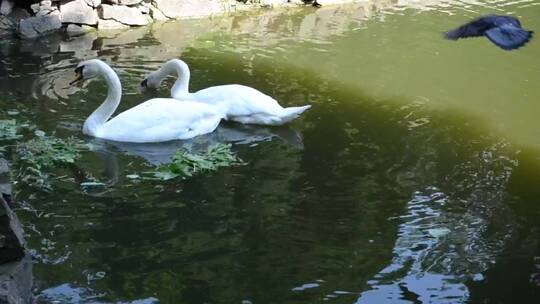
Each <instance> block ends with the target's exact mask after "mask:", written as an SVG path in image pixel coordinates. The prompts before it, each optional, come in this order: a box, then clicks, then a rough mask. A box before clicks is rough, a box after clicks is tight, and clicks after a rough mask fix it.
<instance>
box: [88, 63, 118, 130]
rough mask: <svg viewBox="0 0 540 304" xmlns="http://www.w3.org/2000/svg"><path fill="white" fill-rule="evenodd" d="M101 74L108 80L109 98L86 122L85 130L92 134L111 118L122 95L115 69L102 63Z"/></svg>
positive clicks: (100, 66)
mask: <svg viewBox="0 0 540 304" xmlns="http://www.w3.org/2000/svg"><path fill="white" fill-rule="evenodd" d="M99 75H100V76H102V77H103V79H105V82H107V87H108V89H107V98H105V101H104V102H103V103H102V104H101V105H100V106H99V107H98V108H97V109H96V110H95V111H94V112H93V113H92V114H91V115H90V116H89V117H88V119H86V121H85V123H84V127H83V131H84V133H87V134H90V135H93V134H95V132H96V129H97V128H98V127H100V126H101V125H103V124H105V123H106V122H107V121H108V120H109V118H111V116H112V114H113V113H114V111H116V108H118V105H119V104H120V99H121V97H122V85H121V83H120V79H119V78H118V76H117V75H116V73H115V72H114V70H113V69H111V68H110V67H109V66H107V65H105V64H100V65H99Z"/></svg>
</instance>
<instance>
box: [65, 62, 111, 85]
mask: <svg viewBox="0 0 540 304" xmlns="http://www.w3.org/2000/svg"><path fill="white" fill-rule="evenodd" d="M100 64H103V62H102V61H100V60H97V59H94V60H86V61H83V62H80V63H79V64H78V65H77V67H76V68H75V80H73V81H72V82H70V83H69V84H70V85H73V84H76V83H80V82H83V81H85V80H88V79H92V78H95V77H97V76H98V75H99V68H100Z"/></svg>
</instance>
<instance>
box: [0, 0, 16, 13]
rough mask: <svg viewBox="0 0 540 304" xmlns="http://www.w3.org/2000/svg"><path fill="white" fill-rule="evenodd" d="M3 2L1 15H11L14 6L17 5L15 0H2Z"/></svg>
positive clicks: (0, 4) (0, 9)
mask: <svg viewBox="0 0 540 304" xmlns="http://www.w3.org/2000/svg"><path fill="white" fill-rule="evenodd" d="M1 2H2V3H0V14H1V15H9V14H11V11H12V10H13V6H15V2H14V1H13V0H1Z"/></svg>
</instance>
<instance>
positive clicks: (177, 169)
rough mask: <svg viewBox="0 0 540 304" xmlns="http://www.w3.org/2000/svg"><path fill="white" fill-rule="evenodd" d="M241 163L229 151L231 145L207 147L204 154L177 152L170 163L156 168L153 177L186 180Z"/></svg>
mask: <svg viewBox="0 0 540 304" xmlns="http://www.w3.org/2000/svg"><path fill="white" fill-rule="evenodd" d="M242 163H243V161H242V160H241V159H240V158H238V157H237V156H236V155H235V154H234V153H233V152H232V151H231V144H217V145H214V146H211V147H209V148H208V150H207V151H206V152H204V153H190V152H188V151H186V150H178V151H177V152H176V154H175V155H174V156H173V159H172V162H171V163H170V164H167V165H163V166H160V167H158V168H157V170H156V172H154V176H155V177H157V178H160V179H163V180H168V179H173V178H176V177H181V178H186V177H191V176H193V175H195V174H198V173H202V172H211V171H216V170H218V169H219V168H221V167H229V166H233V165H238V164H242Z"/></svg>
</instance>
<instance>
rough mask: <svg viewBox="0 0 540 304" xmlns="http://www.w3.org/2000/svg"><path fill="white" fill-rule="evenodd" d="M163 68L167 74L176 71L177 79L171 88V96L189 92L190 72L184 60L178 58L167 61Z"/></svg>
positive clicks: (175, 96)
mask: <svg viewBox="0 0 540 304" xmlns="http://www.w3.org/2000/svg"><path fill="white" fill-rule="evenodd" d="M163 69H164V70H165V72H166V73H167V75H170V74H173V73H176V76H177V79H176V81H175V83H174V85H173V87H172V88H171V96H172V97H173V98H177V97H182V96H185V95H187V94H189V80H190V76H191V73H190V71H189V67H188V65H187V64H186V63H185V62H183V61H180V60H174V61H169V62H168V63H167V64H166V65H165V66H164V67H163Z"/></svg>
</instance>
